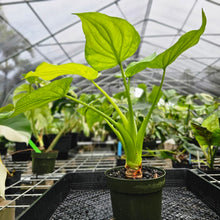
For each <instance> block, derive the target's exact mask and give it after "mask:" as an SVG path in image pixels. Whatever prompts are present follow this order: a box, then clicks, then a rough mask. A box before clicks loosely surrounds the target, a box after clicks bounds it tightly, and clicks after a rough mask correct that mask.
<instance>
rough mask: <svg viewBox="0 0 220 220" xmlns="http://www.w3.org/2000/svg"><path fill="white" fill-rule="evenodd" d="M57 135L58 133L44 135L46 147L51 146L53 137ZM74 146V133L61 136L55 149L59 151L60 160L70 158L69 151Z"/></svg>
mask: <svg viewBox="0 0 220 220" xmlns="http://www.w3.org/2000/svg"><path fill="white" fill-rule="evenodd" d="M55 137H56V134H48V135H45V136H44V146H45V149H47V148H48V147H49V145H50V144H51V143H52V141H53V139H54V138H55ZM71 146H72V135H71V134H70V133H68V134H66V135H63V136H61V137H60V139H59V140H58V142H57V143H56V145H55V147H54V148H53V149H54V150H57V151H58V157H57V159H58V160H66V159H68V152H69V150H70V148H71Z"/></svg>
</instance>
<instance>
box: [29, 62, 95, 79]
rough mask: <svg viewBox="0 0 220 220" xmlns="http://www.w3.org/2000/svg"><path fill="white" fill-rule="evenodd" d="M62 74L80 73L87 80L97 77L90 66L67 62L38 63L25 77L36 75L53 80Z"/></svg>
mask: <svg viewBox="0 0 220 220" xmlns="http://www.w3.org/2000/svg"><path fill="white" fill-rule="evenodd" d="M63 75H80V76H82V77H84V78H86V79H88V80H94V79H96V78H97V77H98V75H99V74H98V72H97V71H96V70H94V69H93V68H91V67H88V66H85V65H83V64H79V63H67V64H62V65H54V64H49V63H45V62H44V63H42V64H40V65H39V66H38V67H37V68H36V71H35V72H29V73H27V74H26V75H25V78H29V77H33V76H38V77H40V78H41V79H44V80H53V79H55V78H56V77H58V76H63Z"/></svg>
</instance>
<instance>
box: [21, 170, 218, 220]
mask: <svg viewBox="0 0 220 220" xmlns="http://www.w3.org/2000/svg"><path fill="white" fill-rule="evenodd" d="M204 176H205V175H204V174H202V177H201V173H200V171H197V170H188V169H172V170H167V176H166V184H165V187H164V189H163V196H162V199H163V200H162V219H194V220H195V219H199V220H203V219H204V220H209V219H210V220H213V219H216V220H218V219H219V220H220V188H219V187H218V186H216V185H215V184H212V183H210V181H209V180H207V179H208V178H207V177H205V178H204ZM112 218H113V215H112V208H111V201H110V194H109V190H108V188H107V185H106V180H105V177H104V174H103V172H94V173H69V174H66V175H65V176H64V177H63V178H61V179H60V180H59V181H58V182H57V183H56V184H54V185H53V186H52V187H51V189H49V190H48V191H47V192H45V193H44V194H43V195H42V196H41V197H40V198H39V199H38V200H36V201H35V203H33V204H32V206H31V207H30V208H29V209H28V210H26V211H25V212H24V213H22V214H21V215H20V216H19V217H18V219H20V220H26V219H27V220H29V219H36V220H37V219H50V220H57V219H59V220H61V219H62V220H67V219H68V220H70V219H78V220H81V219H83V220H84V219H85V220H86V219H96V220H99V219H100V220H101V219H103V220H104V219H106V220H110V219H112Z"/></svg>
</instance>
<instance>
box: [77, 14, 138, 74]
mask: <svg viewBox="0 0 220 220" xmlns="http://www.w3.org/2000/svg"><path fill="white" fill-rule="evenodd" d="M76 15H78V16H79V17H80V19H81V21H82V27H83V31H84V34H85V37H86V47H85V56H86V60H87V62H88V63H89V64H90V65H91V66H92V67H93V68H94V69H96V70H97V71H101V70H104V69H108V68H112V67H114V66H116V65H118V64H119V63H120V62H122V61H124V60H125V59H126V58H128V57H130V56H132V55H133V54H134V53H135V52H136V50H137V48H138V46H139V44H140V36H139V34H138V32H137V31H136V30H135V28H134V27H133V26H132V25H131V24H130V23H129V22H127V21H126V20H124V19H121V18H117V17H110V16H108V15H105V14H101V13H98V12H88V13H78V14H76Z"/></svg>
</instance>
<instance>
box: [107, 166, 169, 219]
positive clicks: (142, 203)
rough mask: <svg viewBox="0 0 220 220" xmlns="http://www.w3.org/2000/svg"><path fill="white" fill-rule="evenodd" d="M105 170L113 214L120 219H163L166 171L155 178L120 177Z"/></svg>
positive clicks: (117, 168)
mask: <svg viewBox="0 0 220 220" xmlns="http://www.w3.org/2000/svg"><path fill="white" fill-rule="evenodd" d="M120 168H121V167H116V168H113V169H110V170H107V171H106V172H105V175H106V177H107V183H108V186H109V188H110V194H111V202H112V209H113V216H114V218H115V219H120V220H159V219H161V205H162V188H163V186H164V184H165V175H166V172H165V171H164V170H162V169H159V168H153V169H157V170H159V171H160V172H162V173H163V174H162V175H161V176H160V177H158V178H155V179H139V180H138V179H120V178H115V177H111V176H109V173H110V172H112V170H116V171H117V170H119V169H120Z"/></svg>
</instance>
